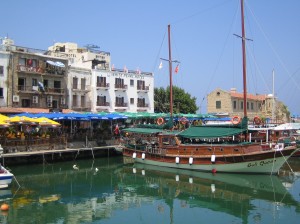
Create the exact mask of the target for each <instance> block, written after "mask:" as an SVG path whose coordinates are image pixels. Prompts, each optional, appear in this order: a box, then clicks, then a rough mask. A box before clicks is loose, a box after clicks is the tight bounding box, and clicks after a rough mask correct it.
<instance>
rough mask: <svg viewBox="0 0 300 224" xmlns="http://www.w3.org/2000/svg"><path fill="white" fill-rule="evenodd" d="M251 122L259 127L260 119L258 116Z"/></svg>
mask: <svg viewBox="0 0 300 224" xmlns="http://www.w3.org/2000/svg"><path fill="white" fill-rule="evenodd" d="M253 121H254V123H255V124H257V125H259V124H260V123H261V119H260V118H259V117H258V116H256V117H254V119H253Z"/></svg>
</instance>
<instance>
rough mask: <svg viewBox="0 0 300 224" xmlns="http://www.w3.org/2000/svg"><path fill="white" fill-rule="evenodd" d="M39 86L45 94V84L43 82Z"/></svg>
mask: <svg viewBox="0 0 300 224" xmlns="http://www.w3.org/2000/svg"><path fill="white" fill-rule="evenodd" d="M38 86H39V89H40V90H41V91H42V92H45V87H44V84H43V83H42V82H38Z"/></svg>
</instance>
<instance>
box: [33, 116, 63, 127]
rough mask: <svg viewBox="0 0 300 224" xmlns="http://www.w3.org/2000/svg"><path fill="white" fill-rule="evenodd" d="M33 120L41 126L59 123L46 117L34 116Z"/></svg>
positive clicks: (57, 124)
mask: <svg viewBox="0 0 300 224" xmlns="http://www.w3.org/2000/svg"><path fill="white" fill-rule="evenodd" d="M34 120H35V122H38V123H39V125H41V126H59V125H61V124H60V123H58V122H56V121H53V120H51V119H49V118H46V117H40V118H35V119H34Z"/></svg>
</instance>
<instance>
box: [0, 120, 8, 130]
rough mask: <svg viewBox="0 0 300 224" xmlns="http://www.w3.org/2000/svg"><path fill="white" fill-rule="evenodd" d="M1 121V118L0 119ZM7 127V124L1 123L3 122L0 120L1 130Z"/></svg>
mask: <svg viewBox="0 0 300 224" xmlns="http://www.w3.org/2000/svg"><path fill="white" fill-rule="evenodd" d="M0 119H1V118H0ZM8 126H9V123H6V122H5V121H3V120H0V127H1V128H3V127H4V128H5V127H8Z"/></svg>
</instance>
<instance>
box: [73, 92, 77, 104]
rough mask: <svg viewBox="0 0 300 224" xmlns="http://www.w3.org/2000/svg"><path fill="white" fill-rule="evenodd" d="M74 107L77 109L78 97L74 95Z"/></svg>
mask: <svg viewBox="0 0 300 224" xmlns="http://www.w3.org/2000/svg"><path fill="white" fill-rule="evenodd" d="M73 107H77V96H76V95H73Z"/></svg>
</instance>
